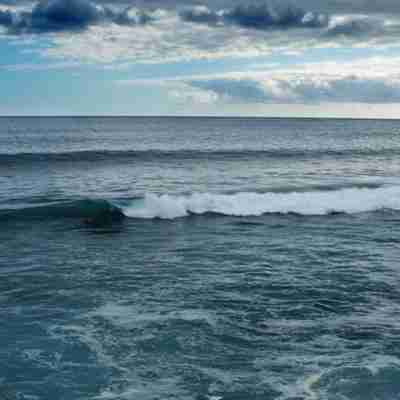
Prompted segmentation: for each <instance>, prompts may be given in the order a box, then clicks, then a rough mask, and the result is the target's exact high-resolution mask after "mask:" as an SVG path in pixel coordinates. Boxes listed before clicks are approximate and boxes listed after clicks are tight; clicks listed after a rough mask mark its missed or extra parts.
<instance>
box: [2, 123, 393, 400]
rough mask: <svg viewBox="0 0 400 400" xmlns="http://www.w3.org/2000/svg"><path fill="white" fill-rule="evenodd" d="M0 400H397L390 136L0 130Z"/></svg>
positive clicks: (181, 129) (361, 131)
mask: <svg viewBox="0 0 400 400" xmlns="http://www.w3.org/2000/svg"><path fill="white" fill-rule="evenodd" d="M0 227H1V228H0V399H1V400H4V399H7V400H11V399H12V400H16V399H29V400H36V399H38V400H42V399H45V400H47V399H48V400H58V399H63V400H74V399H82V400H83V399H84V400H86V399H87V400H94V399H98V400H100V399H101V400H106V399H121V400H122V399H134V400H136V399H139V400H156V399H157V400H167V399H174V400H175V399H177V400H258V399H263V400H264V399H276V400H301V399H305V400H318V399H327V400H345V399H354V400H373V399H374V400H377V399H385V400H386V399H387V400H394V399H399V398H400V121H388V120H386V121H385V120H341V119H263V118H205V117H204V118H172V117H171V118H162V117H160V118H155V117H154V118H153V117H151V118H150V117H148V118H147V117H146V118H145V117H143V118H133V117H132V118H122V117H121V118H117V117H115V118H99V117H79V118H72V117H71V118H67V117H65V118H58V117H57V118H30V117H24V118H14V117H4V118H0Z"/></svg>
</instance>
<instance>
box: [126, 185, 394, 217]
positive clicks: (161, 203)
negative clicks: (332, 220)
mask: <svg viewBox="0 0 400 400" xmlns="http://www.w3.org/2000/svg"><path fill="white" fill-rule="evenodd" d="M381 209H392V210H400V186H392V187H380V188H375V189H371V188H347V189H341V190H336V191H312V192H291V193H273V192H269V193H245V192H244V193H236V194H211V193H195V194H192V195H189V196H171V195H166V194H165V195H159V196H158V195H154V194H148V195H146V196H145V197H144V198H142V199H140V200H136V201H133V202H132V203H131V204H130V205H129V206H126V207H123V208H122V211H123V213H124V215H126V216H127V217H132V218H163V219H173V218H178V217H185V216H188V215H190V214H206V213H214V214H222V215H231V216H238V217H240V216H258V215H263V214H269V213H276V214H288V213H296V214H301V215H325V214H332V213H349V214H353V213H361V212H368V211H376V210H381Z"/></svg>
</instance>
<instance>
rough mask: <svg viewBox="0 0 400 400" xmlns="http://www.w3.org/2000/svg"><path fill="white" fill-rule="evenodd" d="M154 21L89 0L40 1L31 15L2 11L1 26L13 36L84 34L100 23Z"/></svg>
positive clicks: (132, 10)
mask: <svg viewBox="0 0 400 400" xmlns="http://www.w3.org/2000/svg"><path fill="white" fill-rule="evenodd" d="M152 19H153V17H152V16H151V15H150V14H148V13H146V12H144V11H139V10H137V9H134V8H131V7H128V8H124V9H122V10H114V9H112V8H109V7H103V6H99V5H97V4H96V3H95V2H92V1H89V0H41V1H39V2H38V3H36V4H35V5H34V7H33V8H32V10H31V11H20V12H17V11H10V10H5V11H1V10H0V25H3V26H4V27H5V28H7V30H8V33H12V34H22V33H47V32H60V31H83V30H86V29H87V28H88V27H89V26H91V25H96V24H100V23H106V22H108V23H115V24H118V25H137V24H145V23H148V22H150V21H152Z"/></svg>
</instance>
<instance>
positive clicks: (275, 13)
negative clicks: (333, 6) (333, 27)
mask: <svg viewBox="0 0 400 400" xmlns="http://www.w3.org/2000/svg"><path fill="white" fill-rule="evenodd" d="M224 19H225V20H227V21H231V22H232V23H235V24H237V25H240V26H244V27H248V28H255V29H270V28H283V29H286V28H320V27H323V26H326V25H327V24H328V17H327V16H326V15H323V14H316V13H313V12H307V11H304V10H303V9H301V8H299V7H296V6H292V5H287V6H280V7H274V6H271V5H270V4H262V5H245V6H237V7H235V8H234V9H233V10H231V11H228V12H227V13H225V14H224Z"/></svg>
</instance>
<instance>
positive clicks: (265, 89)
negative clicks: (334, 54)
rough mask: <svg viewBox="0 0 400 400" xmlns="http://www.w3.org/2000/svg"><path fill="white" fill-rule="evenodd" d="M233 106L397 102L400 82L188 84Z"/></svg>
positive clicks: (350, 78) (339, 80)
mask: <svg viewBox="0 0 400 400" xmlns="http://www.w3.org/2000/svg"><path fill="white" fill-rule="evenodd" d="M187 83H188V84H189V85H190V86H191V87H193V88H197V89H200V90H205V91H210V92H212V93H215V94H216V95H218V97H220V98H223V99H225V100H227V101H231V102H236V103H261V104H269V103H299V104H300V103H301V104H318V103H323V102H333V103H338V102H349V103H353V102H355V103H367V104H387V103H400V83H399V82H397V83H396V82H395V83H394V82H390V81H387V80H385V79H378V78H370V79H368V78H360V77H355V76H347V77H340V78H336V79H329V80H324V79H321V78H319V79H316V80H314V79H303V80H298V79H293V80H290V79H270V80H268V81H264V82H263V81H258V80H255V79H244V78H243V79H229V78H226V79H224V78H220V79H210V80H192V81H190V82H187Z"/></svg>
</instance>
